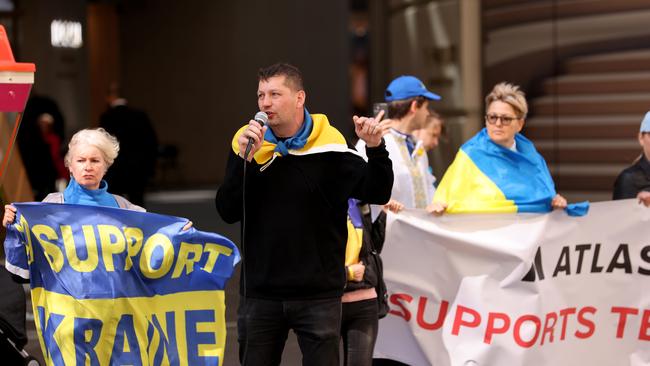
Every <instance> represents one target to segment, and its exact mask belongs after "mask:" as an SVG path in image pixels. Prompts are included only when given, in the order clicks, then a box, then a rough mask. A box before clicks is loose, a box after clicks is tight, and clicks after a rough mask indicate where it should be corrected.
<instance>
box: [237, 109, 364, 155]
mask: <svg viewBox="0 0 650 366" xmlns="http://www.w3.org/2000/svg"><path fill="white" fill-rule="evenodd" d="M309 116H310V118H311V120H312V123H313V126H312V130H311V132H310V133H309V137H307V142H306V143H305V145H304V146H303V147H302V148H299V149H289V154H290V155H309V154H318V153H323V152H332V151H335V152H350V153H353V154H356V155H358V153H357V152H356V151H355V150H352V149H350V148H349V147H348V143H347V142H346V140H345V137H343V135H342V134H341V133H340V132H339V131H338V130H337V129H336V128H334V127H333V126H332V125H330V123H329V120H328V119H327V116H325V115H324V114H311V115H309ZM247 127H248V125H245V126H242V127H241V128H240V129H239V130H238V131H237V133H235V136H234V137H233V139H232V142H231V147H232V150H233V151H234V152H235V154H238V153H239V143H238V141H237V139H238V138H239V136H240V135H241V134H242V133H244V131H245V130H246V128H247ZM268 133H269V132H268V131H267V134H268ZM275 146H276V145H275V144H274V143H272V142H270V141H268V140H267V139H266V137H265V140H264V142H263V143H262V147H261V148H260V149H259V150H258V151H257V152H255V155H254V156H253V157H254V159H255V162H257V163H258V164H265V163H267V162H269V161H270V160H272V159H273V158H275V157H276V156H281V155H280V153H279V152H277V151H275Z"/></svg>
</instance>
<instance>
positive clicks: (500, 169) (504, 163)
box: [428, 83, 587, 215]
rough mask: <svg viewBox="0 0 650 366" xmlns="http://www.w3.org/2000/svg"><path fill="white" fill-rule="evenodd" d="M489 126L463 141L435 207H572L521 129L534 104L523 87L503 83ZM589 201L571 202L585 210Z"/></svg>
mask: <svg viewBox="0 0 650 366" xmlns="http://www.w3.org/2000/svg"><path fill="white" fill-rule="evenodd" d="M485 104H486V106H487V113H486V114H485V128H484V129H482V130H481V131H480V132H479V133H478V134H476V136H474V137H473V138H471V139H470V140H469V141H467V142H466V143H465V144H463V146H461V148H460V150H459V152H458V154H457V155H456V158H455V160H454V162H453V163H452V165H451V166H450V167H449V169H448V170H447V172H446V173H445V175H444V177H443V178H442V181H441V182H440V185H439V186H438V189H437V190H436V193H435V195H434V198H433V203H432V204H431V205H430V206H429V207H428V210H429V212H432V213H434V214H441V213H443V212H449V213H469V212H472V213H481V212H548V211H551V210H552V209H553V208H566V207H567V201H566V199H564V197H562V196H561V195H559V194H557V193H556V191H555V185H554V183H553V179H552V178H551V174H550V173H549V171H548V168H547V166H546V162H545V161H544V158H543V157H542V156H541V155H540V154H539V153H538V152H537V150H536V149H535V146H534V145H533V143H532V142H531V141H530V140H528V139H527V138H525V137H524V136H523V135H521V134H520V133H519V132H520V131H521V129H522V128H523V127H524V123H525V119H526V114H527V113H528V105H527V103H526V99H525V97H524V93H523V92H522V91H521V90H520V89H519V87H518V86H516V85H512V84H509V83H500V84H497V85H496V86H495V87H494V89H492V91H491V92H490V94H488V96H487V97H486V98H485ZM586 208H587V206H586V205H582V206H577V207H576V206H574V205H571V207H570V210H567V211H568V212H569V214H573V215H581V214H584V213H585V212H586Z"/></svg>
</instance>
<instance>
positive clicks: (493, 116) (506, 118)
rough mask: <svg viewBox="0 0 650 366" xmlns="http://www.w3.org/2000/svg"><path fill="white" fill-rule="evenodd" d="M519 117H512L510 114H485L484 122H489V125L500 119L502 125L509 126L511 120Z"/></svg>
mask: <svg viewBox="0 0 650 366" xmlns="http://www.w3.org/2000/svg"><path fill="white" fill-rule="evenodd" d="M518 119H519V117H512V116H499V115H496V114H486V115H485V122H487V123H489V124H491V125H496V124H497V121H498V120H501V124H502V125H504V126H510V124H512V121H514V120H518Z"/></svg>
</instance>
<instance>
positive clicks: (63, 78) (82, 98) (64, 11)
mask: <svg viewBox="0 0 650 366" xmlns="http://www.w3.org/2000/svg"><path fill="white" fill-rule="evenodd" d="M18 11H19V19H20V20H19V24H18V27H19V28H18V31H19V32H18V33H19V34H18V41H19V43H20V45H19V50H20V52H19V54H17V55H15V56H16V58H17V61H19V62H33V63H35V64H36V73H35V75H34V87H33V89H32V95H35V94H39V95H44V96H48V97H51V98H52V99H54V100H55V101H56V102H57V103H58V106H59V108H60V109H61V112H62V113H63V116H64V117H65V130H66V139H69V138H70V136H71V135H72V133H74V132H76V131H77V130H79V129H81V128H85V127H88V126H89V125H91V121H90V120H89V102H90V100H89V98H88V95H89V86H90V85H89V81H88V58H87V54H86V52H87V50H86V45H87V42H88V40H87V39H86V33H85V31H84V33H83V42H84V46H82V47H81V48H75V49H72V48H55V47H52V45H51V42H50V24H51V22H52V21H53V20H55V19H60V20H68V21H77V22H80V23H81V24H82V28H84V29H85V23H86V3H85V1H84V0H21V1H20V3H19V8H18ZM66 143H67V141H66Z"/></svg>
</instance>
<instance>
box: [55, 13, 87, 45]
mask: <svg viewBox="0 0 650 366" xmlns="http://www.w3.org/2000/svg"><path fill="white" fill-rule="evenodd" d="M50 36H51V41H52V46H53V47H64V48H80V47H81V46H83V39H82V37H81V23H79V22H73V21H67V20H54V21H52V24H50Z"/></svg>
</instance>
